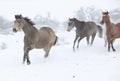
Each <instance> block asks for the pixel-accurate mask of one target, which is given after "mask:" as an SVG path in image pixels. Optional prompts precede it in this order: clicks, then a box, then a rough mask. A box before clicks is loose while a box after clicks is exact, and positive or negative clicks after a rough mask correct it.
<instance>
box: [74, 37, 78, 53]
mask: <svg viewBox="0 0 120 81" xmlns="http://www.w3.org/2000/svg"><path fill="white" fill-rule="evenodd" d="M77 39H78V36H76V38H75V40H74V43H73V51H75V43H76V40H77Z"/></svg>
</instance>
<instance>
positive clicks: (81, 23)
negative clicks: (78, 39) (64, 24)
mask: <svg viewBox="0 0 120 81" xmlns="http://www.w3.org/2000/svg"><path fill="white" fill-rule="evenodd" d="M75 21H76V24H77V26H78V27H79V28H80V29H81V30H82V29H83V28H84V24H85V21H80V20H78V19H76V18H75Z"/></svg>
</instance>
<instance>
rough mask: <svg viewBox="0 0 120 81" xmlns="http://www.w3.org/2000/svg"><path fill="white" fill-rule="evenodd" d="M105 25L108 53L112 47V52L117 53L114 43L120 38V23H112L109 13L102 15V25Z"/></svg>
mask: <svg viewBox="0 0 120 81" xmlns="http://www.w3.org/2000/svg"><path fill="white" fill-rule="evenodd" d="M104 23H105V25H106V36H107V42H108V51H110V47H112V50H113V51H115V48H114V46H113V41H114V40H115V39H116V38H120V23H117V24H113V23H111V21H110V16H109V13H108V11H107V12H103V13H102V21H101V24H104Z"/></svg>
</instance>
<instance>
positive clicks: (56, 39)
mask: <svg viewBox="0 0 120 81" xmlns="http://www.w3.org/2000/svg"><path fill="white" fill-rule="evenodd" d="M57 41H58V37H57V36H56V38H55V41H54V43H53V45H55V44H56V43H57Z"/></svg>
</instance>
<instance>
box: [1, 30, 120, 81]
mask: <svg viewBox="0 0 120 81" xmlns="http://www.w3.org/2000/svg"><path fill="white" fill-rule="evenodd" d="M56 34H57V36H58V37H59V39H58V42H57V45H55V46H53V47H52V49H51V51H50V55H49V57H48V58H44V51H43V50H42V49H34V50H32V51H30V60H31V65H27V64H22V59H23V36H24V34H23V32H17V33H14V34H8V35H3V34H0V81H120V40H119V39H118V40H116V41H115V43H114V46H115V48H116V52H113V51H112V50H111V52H108V50H107V47H104V40H103V38H102V39H100V38H98V35H97V36H96V38H95V40H94V43H93V46H87V42H86V39H83V40H82V41H81V42H80V46H79V49H76V51H75V52H74V51H73V49H72V45H73V40H74V36H75V31H74V30H73V31H71V32H67V31H65V30H62V31H56Z"/></svg>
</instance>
